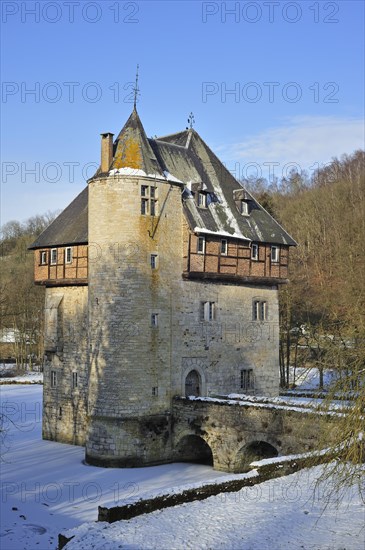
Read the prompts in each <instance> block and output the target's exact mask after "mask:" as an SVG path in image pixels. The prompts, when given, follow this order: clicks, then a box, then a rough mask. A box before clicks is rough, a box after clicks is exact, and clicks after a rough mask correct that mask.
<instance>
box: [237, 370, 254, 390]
mask: <svg viewBox="0 0 365 550" xmlns="http://www.w3.org/2000/svg"><path fill="white" fill-rule="evenodd" d="M240 388H241V390H245V391H247V390H253V389H254V378H253V369H242V370H241V380H240Z"/></svg>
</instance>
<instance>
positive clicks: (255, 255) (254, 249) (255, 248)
mask: <svg viewBox="0 0 365 550" xmlns="http://www.w3.org/2000/svg"><path fill="white" fill-rule="evenodd" d="M258 259H259V245H258V244H255V243H252V245H251V260H258Z"/></svg>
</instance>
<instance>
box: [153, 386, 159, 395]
mask: <svg viewBox="0 0 365 550" xmlns="http://www.w3.org/2000/svg"><path fill="white" fill-rule="evenodd" d="M152 395H153V397H157V396H158V387H157V386H154V387H153V388H152Z"/></svg>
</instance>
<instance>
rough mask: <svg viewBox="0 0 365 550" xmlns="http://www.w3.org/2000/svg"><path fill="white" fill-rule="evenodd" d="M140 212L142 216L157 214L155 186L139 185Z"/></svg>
mask: <svg viewBox="0 0 365 550" xmlns="http://www.w3.org/2000/svg"><path fill="white" fill-rule="evenodd" d="M141 214H142V216H148V215H150V216H157V188H156V187H153V186H150V185H141Z"/></svg>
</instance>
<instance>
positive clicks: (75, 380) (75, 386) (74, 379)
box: [72, 372, 78, 388]
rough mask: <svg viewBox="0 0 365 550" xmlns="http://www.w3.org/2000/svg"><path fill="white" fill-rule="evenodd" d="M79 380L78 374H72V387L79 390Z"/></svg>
mask: <svg viewBox="0 0 365 550" xmlns="http://www.w3.org/2000/svg"><path fill="white" fill-rule="evenodd" d="M77 384H78V379H77V372H73V373H72V387H73V388H77Z"/></svg>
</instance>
